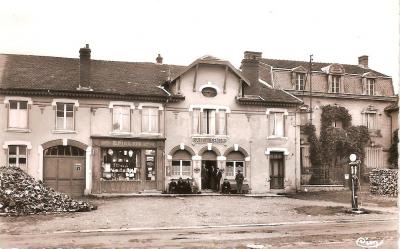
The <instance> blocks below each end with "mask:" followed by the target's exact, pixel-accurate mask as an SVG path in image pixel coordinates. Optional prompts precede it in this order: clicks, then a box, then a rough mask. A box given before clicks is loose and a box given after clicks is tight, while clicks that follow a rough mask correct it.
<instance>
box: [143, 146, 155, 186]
mask: <svg viewBox="0 0 400 249" xmlns="http://www.w3.org/2000/svg"><path fill="white" fill-rule="evenodd" d="M145 157H146V180H148V181H155V180H156V150H145Z"/></svg>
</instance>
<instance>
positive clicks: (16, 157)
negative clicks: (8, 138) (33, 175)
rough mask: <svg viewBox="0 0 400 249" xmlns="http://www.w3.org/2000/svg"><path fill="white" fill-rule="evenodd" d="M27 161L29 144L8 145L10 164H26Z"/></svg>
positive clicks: (18, 165) (19, 165)
mask: <svg viewBox="0 0 400 249" xmlns="http://www.w3.org/2000/svg"><path fill="white" fill-rule="evenodd" d="M26 163H27V146H26V145H9V146H8V166H16V167H21V166H26Z"/></svg>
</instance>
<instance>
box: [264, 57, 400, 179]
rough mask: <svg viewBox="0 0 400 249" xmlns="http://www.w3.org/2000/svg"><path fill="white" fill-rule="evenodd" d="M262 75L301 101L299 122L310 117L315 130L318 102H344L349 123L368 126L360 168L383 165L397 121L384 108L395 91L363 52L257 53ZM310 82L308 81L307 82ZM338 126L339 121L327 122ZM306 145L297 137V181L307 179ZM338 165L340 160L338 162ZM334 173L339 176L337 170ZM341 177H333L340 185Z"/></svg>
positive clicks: (308, 167)
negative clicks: (346, 58) (351, 60)
mask: <svg viewBox="0 0 400 249" xmlns="http://www.w3.org/2000/svg"><path fill="white" fill-rule="evenodd" d="M259 70H260V75H261V77H260V78H261V80H262V81H265V83H266V84H269V85H271V86H272V87H274V88H277V89H283V90H286V91H287V92H289V93H291V94H293V95H294V96H296V97H298V98H300V99H302V100H303V101H304V106H303V107H302V109H304V110H305V112H303V114H300V115H301V124H305V123H307V122H310V114H309V113H310V108H311V110H312V116H311V121H312V124H314V125H315V126H316V130H317V131H316V133H317V134H319V133H320V127H321V122H320V118H321V107H322V106H325V105H338V106H342V107H345V108H346V109H347V110H348V111H349V113H350V114H351V116H352V124H353V125H365V126H367V127H368V129H369V133H370V136H371V143H370V144H369V146H368V147H367V148H366V149H365V152H366V159H365V161H364V165H363V169H365V170H364V171H363V172H365V173H368V172H369V171H370V170H371V169H373V168H386V167H388V166H389V165H388V162H387V158H388V148H389V147H390V144H391V131H392V130H393V129H392V127H393V126H394V125H396V124H397V120H395V119H394V118H390V117H389V116H388V115H386V114H385V107H387V106H389V105H392V104H394V102H395V101H396V96H394V90H393V85H392V78H391V77H390V76H387V75H384V74H382V73H380V72H377V71H375V70H372V69H370V68H369V66H368V56H366V55H364V56H360V57H359V58H358V64H355V65H347V64H340V63H319V62H313V63H312V66H311V72H312V74H311V77H310V74H309V72H310V63H309V62H306V61H292V60H276V59H267V58H262V59H260V60H259ZM310 81H311V83H312V84H310ZM332 125H333V126H335V127H338V128H340V125H341V124H340V123H338V122H334V123H333V124H332ZM308 148H309V144H308V142H307V139H306V138H305V137H304V135H302V138H301V146H300V150H301V154H302V156H301V160H300V163H301V171H302V183H303V184H307V183H308V180H309V176H310V173H309V170H310V167H311V165H310V162H309V153H308ZM337 166H338V167H337V168H338V169H343V167H342V165H337ZM338 173H339V175H340V176H343V173H344V172H342V171H340V170H339V172H338ZM340 181H341V179H339V181H338V182H337V183H338V184H340Z"/></svg>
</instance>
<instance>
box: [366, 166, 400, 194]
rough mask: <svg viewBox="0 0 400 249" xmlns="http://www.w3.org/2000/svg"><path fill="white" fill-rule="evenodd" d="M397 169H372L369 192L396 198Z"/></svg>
mask: <svg viewBox="0 0 400 249" xmlns="http://www.w3.org/2000/svg"><path fill="white" fill-rule="evenodd" d="M397 174H398V170H397V169H374V170H372V171H371V172H370V175H369V182H370V187H369V189H370V192H371V193H372V194H376V195H385V196H397V195H398V190H397Z"/></svg>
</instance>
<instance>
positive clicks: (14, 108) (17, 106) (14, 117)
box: [8, 100, 28, 129]
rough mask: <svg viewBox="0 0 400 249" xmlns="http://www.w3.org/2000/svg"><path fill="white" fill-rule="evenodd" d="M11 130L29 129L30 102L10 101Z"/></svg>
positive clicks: (9, 119) (9, 121)
mask: <svg viewBox="0 0 400 249" xmlns="http://www.w3.org/2000/svg"><path fill="white" fill-rule="evenodd" d="M9 105H10V108H9V116H8V127H9V128H19V129H27V128H28V101H19V100H10V101H9Z"/></svg>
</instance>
